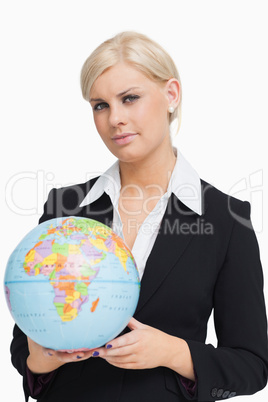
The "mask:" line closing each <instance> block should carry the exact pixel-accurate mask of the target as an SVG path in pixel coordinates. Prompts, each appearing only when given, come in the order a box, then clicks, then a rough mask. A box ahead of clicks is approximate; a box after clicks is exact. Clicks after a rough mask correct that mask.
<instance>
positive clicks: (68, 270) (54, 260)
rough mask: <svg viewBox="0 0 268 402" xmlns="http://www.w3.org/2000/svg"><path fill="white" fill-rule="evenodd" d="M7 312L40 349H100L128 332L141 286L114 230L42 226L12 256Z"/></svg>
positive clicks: (66, 223)
mask: <svg viewBox="0 0 268 402" xmlns="http://www.w3.org/2000/svg"><path fill="white" fill-rule="evenodd" d="M4 286H5V294H6V300H7V304H8V307H9V310H10V312H11V314H12V316H13V318H14V320H15V322H16V323H17V325H18V326H19V327H20V329H21V330H22V331H23V332H24V333H25V334H26V335H27V336H29V337H30V338H31V339H32V340H33V341H35V342H36V343H38V344H40V345H42V346H44V347H46V348H51V349H55V350H81V349H84V348H85V349H91V348H96V347H100V346H103V345H104V344H105V343H107V342H108V341H110V340H112V339H113V338H114V337H116V336H117V335H118V334H120V332H121V331H122V330H123V329H124V328H125V327H126V326H127V324H128V322H129V320H130V318H131V317H132V316H133V314H134V312H135V309H136V306H137V303H138V298H139V292H140V280H139V274H138V270H137V267H136V264H135V261H134V258H133V256H132V254H131V251H130V250H129V249H128V247H127V246H126V245H125V244H124V242H123V240H122V239H121V238H120V237H119V236H117V235H116V234H115V233H114V232H113V231H112V229H111V228H109V227H108V226H106V225H104V224H102V223H100V222H98V221H95V220H93V219H87V218H83V217H75V216H71V217H64V218H54V219H51V220H48V221H45V222H43V223H41V224H39V225H38V226H37V227H36V228H34V229H33V230H32V231H31V232H29V233H28V234H27V235H26V236H25V237H24V239H22V241H21V242H20V243H19V244H18V246H17V247H16V248H15V250H14V251H13V253H12V254H11V256H10V258H9V260H8V263H7V267H6V272H5V279H4Z"/></svg>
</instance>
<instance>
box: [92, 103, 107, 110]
mask: <svg viewBox="0 0 268 402" xmlns="http://www.w3.org/2000/svg"><path fill="white" fill-rule="evenodd" d="M105 107H108V103H105V102H102V103H97V104H96V105H95V106H94V110H102V109H104V108H105Z"/></svg>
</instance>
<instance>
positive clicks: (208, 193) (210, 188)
mask: <svg viewBox="0 0 268 402" xmlns="http://www.w3.org/2000/svg"><path fill="white" fill-rule="evenodd" d="M200 180H201V187H202V197H203V202H204V205H205V208H206V207H209V209H210V210H211V209H212V211H215V213H218V214H221V215H222V216H223V217H225V218H230V219H233V218H237V216H241V217H245V218H247V219H248V218H249V216H250V210H251V206H250V203H249V202H248V201H242V200H240V199H238V198H236V197H234V196H232V195H230V194H227V193H224V192H223V191H221V190H219V189H218V188H217V187H215V186H214V185H212V184H210V183H208V182H206V181H205V180H203V179H200Z"/></svg>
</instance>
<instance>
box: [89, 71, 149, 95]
mask: <svg viewBox="0 0 268 402" xmlns="http://www.w3.org/2000/svg"><path fill="white" fill-rule="evenodd" d="M155 85H156V83H155V82H153V81H152V80H150V79H149V78H148V77H147V76H146V75H145V74H143V73H142V72H141V71H139V70H138V69H136V68H135V67H132V66H131V65H129V64H127V63H118V64H116V65H114V66H112V67H110V68H108V69H107V70H105V71H104V72H103V73H102V74H101V75H100V76H99V77H98V78H97V79H96V80H95V82H94V84H93V85H92V87H91V91H90V97H92V98H95V97H97V96H100V95H104V94H107V95H108V94H110V95H112V94H113V95H116V94H118V93H120V92H123V91H125V90H126V89H128V88H132V87H141V88H146V87H147V88H148V87H153V86H155Z"/></svg>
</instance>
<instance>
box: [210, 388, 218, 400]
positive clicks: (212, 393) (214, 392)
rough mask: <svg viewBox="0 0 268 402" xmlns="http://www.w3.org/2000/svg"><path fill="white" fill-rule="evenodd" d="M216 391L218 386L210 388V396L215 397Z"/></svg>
mask: <svg viewBox="0 0 268 402" xmlns="http://www.w3.org/2000/svg"><path fill="white" fill-rule="evenodd" d="M217 392H218V388H212V390H211V396H212V398H215V396H217Z"/></svg>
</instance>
